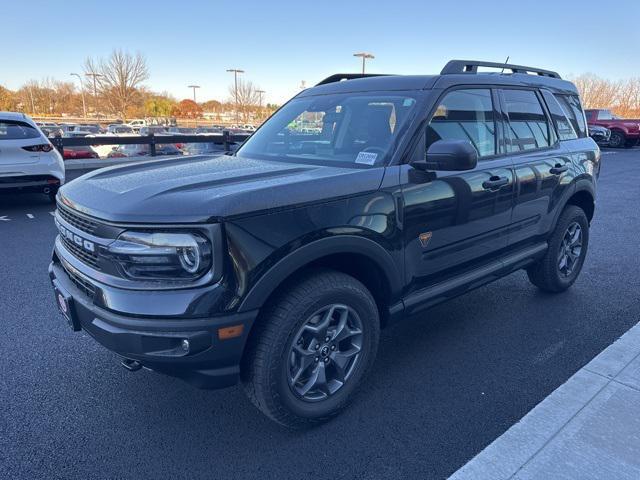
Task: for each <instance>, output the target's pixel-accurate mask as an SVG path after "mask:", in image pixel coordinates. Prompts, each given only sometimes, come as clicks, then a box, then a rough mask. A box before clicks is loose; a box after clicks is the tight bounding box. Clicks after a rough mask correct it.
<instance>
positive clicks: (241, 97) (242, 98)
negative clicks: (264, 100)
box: [229, 79, 260, 122]
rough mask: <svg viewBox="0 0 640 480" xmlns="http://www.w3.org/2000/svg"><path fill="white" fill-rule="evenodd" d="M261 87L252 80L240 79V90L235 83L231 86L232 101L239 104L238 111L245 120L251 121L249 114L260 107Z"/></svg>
mask: <svg viewBox="0 0 640 480" xmlns="http://www.w3.org/2000/svg"><path fill="white" fill-rule="evenodd" d="M258 90H260V88H259V87H257V86H256V85H254V84H253V82H251V81H244V80H241V79H239V80H238V90H237V91H236V89H235V84H234V85H231V86H230V87H229V93H230V94H231V101H232V102H233V103H234V105H236V106H237V109H238V112H239V113H240V114H241V115H242V120H243V121H244V122H248V121H249V114H250V113H251V112H252V111H255V110H256V109H257V108H258V105H259V101H260V94H259V93H258Z"/></svg>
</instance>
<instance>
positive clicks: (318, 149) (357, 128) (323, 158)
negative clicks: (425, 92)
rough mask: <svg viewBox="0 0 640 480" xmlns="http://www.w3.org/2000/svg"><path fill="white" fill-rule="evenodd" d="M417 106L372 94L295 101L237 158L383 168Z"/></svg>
mask: <svg viewBox="0 0 640 480" xmlns="http://www.w3.org/2000/svg"><path fill="white" fill-rule="evenodd" d="M415 104H416V99H415V98H413V97H407V96H405V95H402V94H389V93H380V94H378V93H372V92H367V93H365V94H362V93H346V94H335V95H322V96H315V97H303V98H297V99H293V100H292V101H290V102H289V103H288V104H286V105H285V106H284V107H283V108H281V109H280V110H279V111H278V112H277V113H276V114H275V115H274V116H273V117H271V118H270V119H269V120H268V121H267V122H266V123H265V124H264V125H263V126H262V127H261V128H260V129H259V130H258V131H257V132H256V133H254V134H253V136H251V137H250V138H249V139H248V140H247V141H246V142H245V144H244V145H243V146H242V147H241V148H240V149H239V150H238V156H240V157H244V156H246V157H253V158H260V159H264V160H270V159H273V160H280V161H292V162H295V161H307V162H311V163H321V164H342V165H346V166H355V165H359V166H360V165H381V164H383V163H384V161H385V159H386V158H387V156H388V155H389V154H390V153H391V151H392V149H393V146H394V142H395V140H396V139H397V138H398V136H399V132H401V131H402V127H403V125H404V124H405V123H406V121H407V118H408V117H409V114H410V113H411V112H412V111H413V107H414V106H415Z"/></svg>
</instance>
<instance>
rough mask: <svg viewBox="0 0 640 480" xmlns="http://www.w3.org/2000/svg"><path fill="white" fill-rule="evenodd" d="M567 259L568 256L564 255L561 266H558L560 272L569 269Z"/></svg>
mask: <svg viewBox="0 0 640 480" xmlns="http://www.w3.org/2000/svg"><path fill="white" fill-rule="evenodd" d="M567 258H568V256H567V255H566V254H564V255H562V258H561V259H560V265H558V268H559V269H560V271H562V270H564V269H565V268H567Z"/></svg>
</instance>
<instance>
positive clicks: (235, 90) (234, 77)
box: [227, 68, 244, 123]
mask: <svg viewBox="0 0 640 480" xmlns="http://www.w3.org/2000/svg"><path fill="white" fill-rule="evenodd" d="M227 72H229V73H233V79H234V82H235V83H234V85H235V86H234V89H233V96H234V97H235V100H236V123H240V116H239V113H240V112H239V111H238V74H239V73H244V70H240V69H238V68H229V69H228V70H227Z"/></svg>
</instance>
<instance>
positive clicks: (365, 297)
mask: <svg viewBox="0 0 640 480" xmlns="http://www.w3.org/2000/svg"><path fill="white" fill-rule="evenodd" d="M337 304H339V306H341V307H342V306H344V307H346V308H347V309H348V312H349V313H348V314H347V316H348V315H353V318H357V319H358V321H359V322H360V323H359V325H361V329H360V331H361V335H360V336H359V339H360V343H361V345H360V346H359V350H358V352H359V353H357V354H356V355H355V356H354V360H353V363H352V364H350V371H349V376H348V377H346V379H345V377H342V378H343V379H344V382H343V383H342V384H341V386H339V387H337V391H335V392H333V393H328V391H327V393H326V394H327V396H326V398H322V399H319V400H313V401H311V400H309V399H305V398H303V397H301V396H300V395H299V392H298V393H296V391H294V390H295V389H296V385H295V384H292V383H291V382H292V381H293V382H294V383H295V380H292V377H291V376H290V370H291V369H295V368H296V367H297V365H295V361H294V360H295V359H294V356H295V355H296V353H295V352H294V350H295V349H296V346H301V347H304V348H302V349H303V350H304V351H305V352H308V351H311V350H313V349H315V344H313V346H312V345H308V346H304V343H303V342H302V333H300V332H303V333H305V332H307V327H308V326H309V325H310V323H309V322H310V321H311V320H310V319H312V318H320V315H318V316H317V317H314V313H315V312H320V311H322V309H323V308H326V309H329V307H327V306H328V305H329V306H331V305H337ZM331 312H333V310H331ZM332 314H333V313H332ZM328 316H329V315H327V317H328ZM322 317H323V318H325V314H324V313H323V314H322ZM340 318H342V317H340ZM320 323H321V322H320V321H318V323H317V324H320ZM312 325H316V324H312ZM337 330H338V328H336V329H335V330H328V331H327V333H324V334H322V337H325V335H326V336H327V337H326V338H329V335H334V334H335V333H336V331H337ZM355 331H357V329H350V330H349V334H351V332H355ZM305 334H306V333H305ZM379 337H380V320H379V316H378V309H377V306H376V303H375V301H374V299H373V297H372V296H371V293H370V292H369V291H368V290H367V288H366V287H365V286H364V285H363V284H362V283H360V282H359V281H358V280H356V279H355V278H353V277H351V276H349V275H346V274H344V273H341V272H336V271H333V270H314V271H310V272H309V273H308V274H306V275H305V276H302V277H298V278H297V279H296V280H295V282H289V284H288V285H285V288H283V289H282V293H281V294H280V295H279V296H277V298H275V299H274V300H273V301H272V302H270V303H269V304H268V305H267V306H266V308H265V310H264V312H263V314H261V315H260V317H259V318H258V320H257V323H256V325H255V326H254V328H253V331H252V332H251V335H250V337H249V340H248V344H247V349H246V351H245V355H244V358H243V361H242V365H241V379H242V383H243V384H244V387H245V391H246V393H247V395H248V397H249V398H250V400H251V401H252V402H253V404H254V405H255V406H256V407H258V409H259V410H261V411H262V412H263V413H264V414H265V415H266V416H268V417H269V418H271V419H272V420H274V421H276V422H278V423H280V424H282V425H284V426H287V427H290V428H295V429H300V428H305V427H309V426H312V425H315V424H319V423H322V422H325V421H327V420H329V419H330V418H332V417H334V416H335V415H337V414H338V413H339V412H340V411H341V410H343V409H344V408H345V407H346V406H347V405H348V404H349V402H350V401H351V400H352V399H353V397H354V395H355V393H356V391H357V390H358V387H359V386H360V385H361V384H362V382H363V380H364V378H365V377H366V375H367V373H368V371H369V370H370V369H371V366H372V364H373V362H374V359H375V356H376V351H377V348H378V340H379ZM334 338H335V337H334ZM338 341H339V342H340V340H338ZM345 341H346V340H345ZM350 341H351V340H349V342H350ZM294 342H295V343H296V345H294ZM299 342H300V343H299ZM325 345H328V344H326V343H325ZM343 345H344V341H343ZM331 347H332V348H335V346H334V345H331ZM321 350H322V351H323V352H324V350H325V349H324V347H323V348H322V349H321ZM340 353H341V352H340V345H338V348H337V350H336V352H335V354H340ZM323 355H325V353H323ZM328 355H333V353H329V354H328ZM343 355H344V354H343ZM318 358H319V356H316V357H315V358H314V359H313V360H311V359H310V360H309V367H301V368H300V370H304V369H305V368H308V369H309V370H307V372H309V374H310V376H311V375H312V372H316V371H317V370H318V369H319V368H320V367H322V372H323V375H325V374H326V375H327V379H328V378H329V376H330V375H329V373H330V371H331V368H334V369H336V368H337V365H338V362H336V363H335V366H333V365H332V359H334V360H335V358H334V357H332V359H327V358H326V357H322V359H321V360H320V362H318ZM323 361H326V362H327V363H326V364H323ZM312 362H314V363H312ZM325 365H326V367H325ZM342 371H343V372H344V370H342ZM316 377H317V375H316ZM331 382H334V380H331ZM333 385H335V383H334V384H333ZM324 387H326V388H327V389H328V384H327V383H325V384H324Z"/></svg>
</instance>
